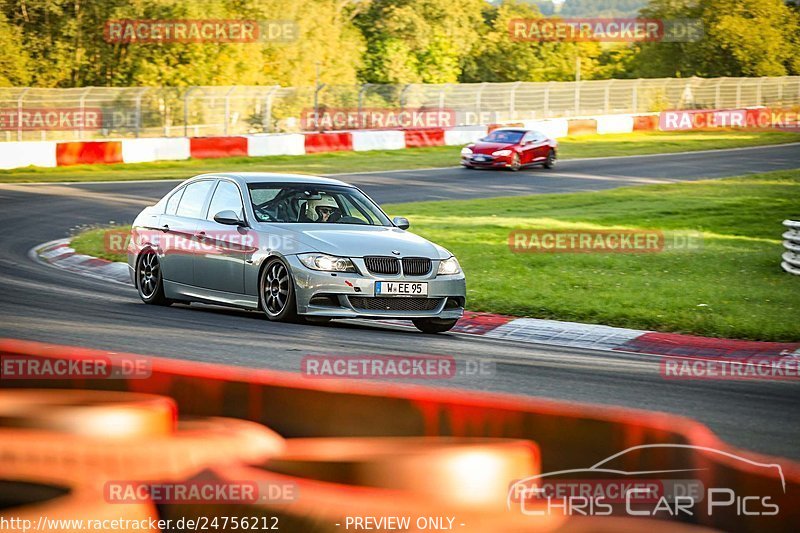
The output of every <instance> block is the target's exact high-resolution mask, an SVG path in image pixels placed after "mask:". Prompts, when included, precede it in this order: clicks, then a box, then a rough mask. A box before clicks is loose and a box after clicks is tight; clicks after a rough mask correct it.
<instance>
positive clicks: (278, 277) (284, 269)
mask: <svg viewBox="0 0 800 533" xmlns="http://www.w3.org/2000/svg"><path fill="white" fill-rule="evenodd" d="M258 301H259V303H260V304H261V309H262V310H263V311H264V314H265V315H267V318H268V319H270V320H273V321H275V322H295V321H297V319H298V318H297V299H296V297H295V293H294V280H293V279H292V273H291V271H290V270H289V267H288V266H287V265H286V263H284V262H283V260H282V259H280V258H278V257H275V258H273V259H270V260H269V261H268V262H267V265H266V266H265V267H264V269H263V270H262V271H261V275H260V276H259V278H258Z"/></svg>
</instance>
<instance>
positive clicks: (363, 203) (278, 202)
mask: <svg viewBox="0 0 800 533" xmlns="http://www.w3.org/2000/svg"><path fill="white" fill-rule="evenodd" d="M248 188H249V190H250V200H251V202H252V203H253V211H254V212H255V215H256V219H257V220H258V221H259V222H277V223H304V224H323V223H325V224H363V225H370V226H391V224H392V223H391V222H390V221H389V219H388V218H387V217H386V215H385V214H384V213H383V212H382V211H381V210H380V208H379V207H378V206H377V205H375V204H374V203H373V202H372V201H370V199H369V198H367V197H366V196H365V195H364V193H362V192H361V191H359V190H358V189H356V188H354V187H348V186H342V185H321V184H315V183H309V184H303V183H292V184H281V183H251V184H249V185H248Z"/></svg>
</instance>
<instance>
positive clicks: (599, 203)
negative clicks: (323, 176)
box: [73, 170, 800, 341]
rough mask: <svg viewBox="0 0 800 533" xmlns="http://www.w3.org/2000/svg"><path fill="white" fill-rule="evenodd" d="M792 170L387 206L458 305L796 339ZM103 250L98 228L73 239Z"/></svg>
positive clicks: (799, 209)
mask: <svg viewBox="0 0 800 533" xmlns="http://www.w3.org/2000/svg"><path fill="white" fill-rule="evenodd" d="M797 198H800V170H798V171H783V172H773V173H768V174H760V175H753V176H747V177H739V178H728V179H723V180H709V181H697V182H687V183H677V184H668V185H651V186H644V187H627V188H620V189H614V190H611V191H602V192H590V193H573V194H551V195H536V196H522V197H511V198H493V199H482V200H464V201H444V202H425V203H407V204H392V205H388V206H386V209H387V212H389V213H391V214H393V215H402V216H408V217H409V218H410V219H411V222H412V228H411V229H412V231H413V232H415V233H418V234H420V235H422V236H424V237H426V238H428V239H431V240H433V241H435V242H438V243H439V244H441V245H443V246H445V247H447V248H448V249H449V250H450V251H452V252H453V253H454V254H456V256H458V258H459V261H460V262H461V264H462V266H463V268H464V271H465V272H466V274H467V288H468V294H467V298H468V307H469V308H470V309H472V310H475V311H488V312H495V313H504V314H510V315H515V316H529V317H537V318H549V319H556V320H569V321H577V322H588V323H597V324H607V325H612V326H621V327H631V328H638V329H652V330H657V331H672V332H682V333H691V334H697V335H706V336H716V337H727V338H742V339H754V340H771V341H798V340H800V321H798V319H797V317H798V316H800V278H797V277H794V276H791V275H789V274H786V273H785V272H783V271H782V270H781V269H780V266H779V263H780V254H781V250H782V247H781V240H780V235H781V232H782V227H781V221H782V220H783V219H784V218H788V217H795V216H798V215H800V206H798V204H797V201H796V199H797ZM517 229H548V230H564V229H566V230H576V229H660V230H667V231H675V230H694V231H698V232H702V247H701V249H700V250H694V251H678V250H671V251H665V252H661V253H648V254H601V253H591V254H587V253H583V254H566V253H562V254H541V253H513V252H512V251H511V250H510V249H509V246H508V234H509V232H510V231H512V230H517ZM73 246H74V247H75V249H76V250H77V251H78V252H79V253H86V254H89V255H95V256H100V257H105V258H107V259H112V260H124V258H122V257H119V256H113V255H111V254H108V253H106V252H105V251H104V250H103V229H93V230H90V231H88V232H86V233H83V234H81V235H79V236H78V237H77V238H76V239H75V240H73Z"/></svg>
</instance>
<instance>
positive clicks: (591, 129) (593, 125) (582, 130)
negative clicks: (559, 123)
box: [567, 118, 597, 135]
mask: <svg viewBox="0 0 800 533" xmlns="http://www.w3.org/2000/svg"><path fill="white" fill-rule="evenodd" d="M567 133H568V134H569V135H587V134H590V133H597V121H596V120H595V119H593V118H578V119H569V120H568V121H567Z"/></svg>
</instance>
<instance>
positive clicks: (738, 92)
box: [736, 78, 744, 108]
mask: <svg viewBox="0 0 800 533" xmlns="http://www.w3.org/2000/svg"><path fill="white" fill-rule="evenodd" d="M743 82H744V78H739V80H738V81H737V82H736V107H737V108H738V107H741V106H742V83H743Z"/></svg>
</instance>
